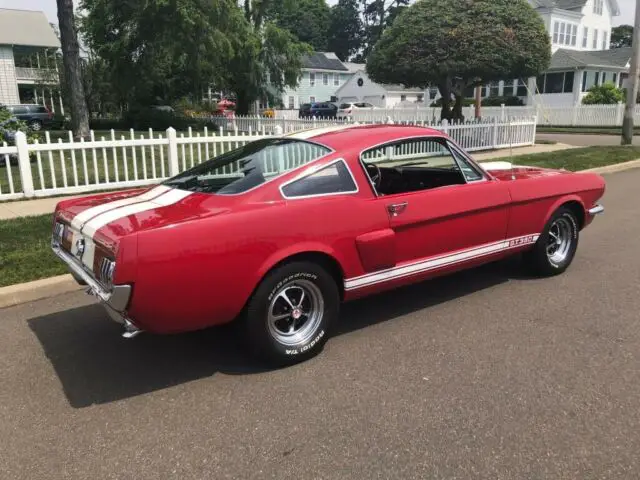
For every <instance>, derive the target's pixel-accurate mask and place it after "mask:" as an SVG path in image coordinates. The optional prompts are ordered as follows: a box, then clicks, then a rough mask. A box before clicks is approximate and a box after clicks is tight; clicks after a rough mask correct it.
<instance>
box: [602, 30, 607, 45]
mask: <svg viewBox="0 0 640 480" xmlns="http://www.w3.org/2000/svg"><path fill="white" fill-rule="evenodd" d="M608 37H609V32H607V31H606V30H605V31H604V32H602V49H603V50H606V49H607V40H608V39H609V38H608Z"/></svg>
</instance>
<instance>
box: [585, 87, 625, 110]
mask: <svg viewBox="0 0 640 480" xmlns="http://www.w3.org/2000/svg"><path fill="white" fill-rule="evenodd" d="M623 101H624V92H623V91H622V89H620V88H618V87H616V86H615V85H614V84H613V83H610V82H607V83H604V84H602V85H594V86H593V87H591V88H590V89H589V91H588V93H587V95H586V96H585V97H584V98H583V99H582V104H583V105H611V104H614V103H618V102H623Z"/></svg>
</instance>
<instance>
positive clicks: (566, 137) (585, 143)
mask: <svg viewBox="0 0 640 480" xmlns="http://www.w3.org/2000/svg"><path fill="white" fill-rule="evenodd" d="M540 140H548V141H553V142H558V143H564V144H566V145H574V146H578V147H591V146H605V145H607V146H608V145H620V141H621V137H620V135H581V134H570V133H538V134H537V135H536V141H540ZM633 144H634V145H640V136H638V135H636V136H634V137H633Z"/></svg>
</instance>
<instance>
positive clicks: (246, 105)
mask: <svg viewBox="0 0 640 480" xmlns="http://www.w3.org/2000/svg"><path fill="white" fill-rule="evenodd" d="M236 97H237V99H236V113H237V114H238V115H249V110H250V109H251V99H250V98H249V95H247V92H244V91H238V90H237V91H236Z"/></svg>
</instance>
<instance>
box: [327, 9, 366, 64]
mask: <svg viewBox="0 0 640 480" xmlns="http://www.w3.org/2000/svg"><path fill="white" fill-rule="evenodd" d="M327 37H328V45H327V50H328V51H330V52H335V54H336V55H337V56H338V58H339V59H340V60H342V61H343V62H345V61H347V60H349V59H350V58H352V57H353V56H354V55H355V54H356V53H358V51H360V50H361V49H362V42H363V40H364V26H363V24H362V19H361V18H360V10H359V8H358V0H339V1H338V3H337V4H336V5H334V6H333V7H332V8H331V18H330V24H329V31H328V34H327Z"/></svg>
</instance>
